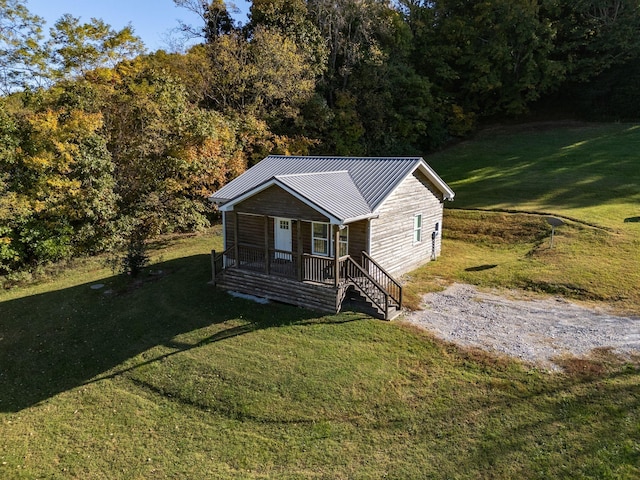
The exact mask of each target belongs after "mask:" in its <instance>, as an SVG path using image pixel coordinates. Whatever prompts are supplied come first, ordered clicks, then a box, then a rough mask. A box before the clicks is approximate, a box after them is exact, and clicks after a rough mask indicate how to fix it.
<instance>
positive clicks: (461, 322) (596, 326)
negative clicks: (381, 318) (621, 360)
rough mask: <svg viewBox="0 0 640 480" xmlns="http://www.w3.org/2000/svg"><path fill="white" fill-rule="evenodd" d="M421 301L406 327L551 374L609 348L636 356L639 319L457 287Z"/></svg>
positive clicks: (556, 301)
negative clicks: (569, 360)
mask: <svg viewBox="0 0 640 480" xmlns="http://www.w3.org/2000/svg"><path fill="white" fill-rule="evenodd" d="M511 293H512V295H509V296H517V295H518V294H517V293H516V292H511ZM423 300H424V305H423V308H424V310H420V311H416V312H412V313H410V314H408V315H406V316H405V319H406V320H407V321H409V322H411V323H414V324H417V325H419V326H421V327H423V328H426V329H427V330H430V331H431V332H433V333H434V334H435V335H436V336H438V337H440V338H442V339H444V340H447V341H450V342H454V343H457V344H460V345H467V346H474V347H479V348H482V349H485V350H488V351H493V352H500V353H505V354H507V355H510V356H513V357H516V358H519V359H521V360H523V361H526V362H530V363H534V364H537V365H540V366H542V367H545V368H549V369H552V370H557V369H558V368H559V367H558V366H557V365H556V364H555V363H554V358H556V357H560V356H566V355H571V356H577V357H583V356H586V355H588V354H589V353H590V352H591V350H593V349H595V348H610V349H612V352H614V353H616V354H619V355H622V356H626V355H638V354H640V318H638V317H621V316H615V315H611V314H609V313H607V312H605V311H604V310H600V309H591V308H585V307H582V306H579V305H576V304H574V303H571V302H568V301H567V300H565V299H563V298H559V297H552V298H548V299H543V300H539V299H536V300H521V299H511V298H507V297H505V296H503V295H498V294H497V293H495V292H494V293H485V292H480V291H478V290H477V289H476V288H475V287H473V286H471V285H464V284H459V283H456V284H453V285H451V286H450V287H449V288H447V289H446V290H444V291H443V292H438V293H429V294H427V295H425V296H424V298H423Z"/></svg>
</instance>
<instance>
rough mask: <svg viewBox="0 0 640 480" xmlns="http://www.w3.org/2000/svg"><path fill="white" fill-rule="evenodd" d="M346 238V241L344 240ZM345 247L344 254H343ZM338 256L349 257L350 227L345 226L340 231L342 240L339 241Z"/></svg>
mask: <svg viewBox="0 0 640 480" xmlns="http://www.w3.org/2000/svg"><path fill="white" fill-rule="evenodd" d="M343 237H344V238H345V239H344V240H343V239H342V238H343ZM343 247H344V253H342V252H343ZM338 254H339V255H338V256H340V257H344V256H346V255H349V225H343V227H342V228H341V229H340V238H339V240H338Z"/></svg>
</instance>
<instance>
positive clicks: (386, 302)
mask: <svg viewBox="0 0 640 480" xmlns="http://www.w3.org/2000/svg"><path fill="white" fill-rule="evenodd" d="M343 272H344V277H345V279H347V280H348V281H350V282H352V283H353V284H354V285H355V286H356V287H357V288H358V290H359V291H360V292H361V293H362V294H363V295H365V296H366V297H367V298H368V299H369V300H370V301H371V303H372V304H373V305H374V306H375V307H377V308H378V309H379V310H381V311H382V312H383V313H384V315H385V318H389V307H391V306H392V304H391V302H390V300H391V298H390V297H391V296H390V295H389V292H387V291H386V290H385V289H384V287H382V285H380V284H379V283H378V282H376V281H375V279H374V278H373V277H372V276H371V275H369V273H368V272H367V271H366V270H364V269H363V268H362V267H361V266H360V265H358V264H357V263H356V262H355V261H354V260H353V259H352V258H351V257H343ZM376 294H377V295H376Z"/></svg>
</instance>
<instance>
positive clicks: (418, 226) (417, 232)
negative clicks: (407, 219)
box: [413, 213, 422, 243]
mask: <svg viewBox="0 0 640 480" xmlns="http://www.w3.org/2000/svg"><path fill="white" fill-rule="evenodd" d="M421 241H422V214H421V213H418V214H417V215H414V216H413V243H420V242H421Z"/></svg>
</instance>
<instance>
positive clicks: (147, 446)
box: [0, 147, 640, 479]
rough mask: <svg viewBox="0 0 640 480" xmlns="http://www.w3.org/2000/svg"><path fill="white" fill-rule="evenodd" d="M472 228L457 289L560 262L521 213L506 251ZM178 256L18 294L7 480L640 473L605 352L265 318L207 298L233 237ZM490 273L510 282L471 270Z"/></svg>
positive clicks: (6, 378) (185, 243)
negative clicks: (512, 353)
mask: <svg viewBox="0 0 640 480" xmlns="http://www.w3.org/2000/svg"><path fill="white" fill-rule="evenodd" d="M465 148H466V147H465ZM443 161H444V157H443ZM438 170H439V171H441V172H442V173H443V174H445V170H446V168H443V167H442V166H439V167H438ZM444 176H445V178H446V179H447V180H448V181H451V183H452V184H453V186H454V188H455V189H456V190H457V192H458V200H457V205H460V204H461V203H462V204H463V205H464V203H463V202H464V195H463V194H462V192H464V188H463V189H460V188H459V185H457V184H456V183H455V182H456V181H455V179H453V181H452V178H453V177H451V178H448V177H447V176H446V175H444ZM467 206H470V205H467ZM475 206H479V207H492V206H494V205H491V204H488V203H487V204H480V205H475ZM596 208H597V207H596ZM454 215H458V216H457V217H456V216H454V217H450V223H452V224H453V223H458V227H456V228H455V229H452V230H453V231H452V232H451V234H452V236H453V237H455V238H449V239H447V241H446V243H445V255H444V256H443V257H442V258H441V259H440V260H438V262H436V263H435V264H434V265H437V266H438V268H439V270H440V269H442V268H443V267H446V265H447V264H446V263H445V258H449V257H462V258H463V259H462V260H460V259H457V260H455V261H451V264H450V266H449V267H446V268H445V270H447V269H450V272H451V275H452V276H455V275H463V276H464V275H467V276H470V277H472V278H471V280H477V277H474V275H483V276H484V277H483V278H485V280H484V282H485V283H491V282H502V281H504V282H507V283H508V282H509V278H510V277H509V274H508V273H507V272H508V270H509V269H506V268H503V265H502V262H506V260H505V258H507V257H508V258H511V259H512V261H513V262H514V265H516V264H517V263H518V262H525V263H526V261H527V255H528V253H527V252H529V251H530V250H531V249H532V248H534V249H535V248H536V245H537V248H538V249H539V250H543V249H544V247H543V246H541V245H540V240H539V239H540V235H542V234H544V232H545V230H544V228H545V227H544V225H543V224H542V225H541V224H540V222H537V221H533V222H532V225H531V226H530V227H529V228H527V229H523V227H522V222H520V221H514V220H513V217H508V218H507V217H505V219H504V220H503V221H502V222H501V224H502V225H503V226H504V225H506V224H508V223H509V222H511V223H513V225H512V227H511V228H508V229H505V228H502V229H501V231H502V232H504V231H508V232H510V234H509V235H510V236H509V235H507V236H506V237H507V238H508V239H510V241H508V242H505V241H500V240H499V239H498V238H499V237H500V238H501V239H502V240H504V238H503V237H505V235H504V233H503V234H501V235H499V234H496V232H495V231H492V230H491V228H488V227H487V223H489V224H491V223H492V222H486V221H481V222H479V221H478V218H477V217H476V216H474V215H475V214H473V215H471V217H469V216H465V215H467V214H466V213H464V212H454ZM625 215H627V214H625ZM572 216H573V215H572ZM527 218H529V217H527ZM625 218H626V217H625ZM636 226H637V225H636V224H630V225H626V224H623V225H622V226H621V227H620V232H606V235H607V237H606V238H607V242H611V241H612V240H611V239H610V238H609V236H613V237H615V238H618V236H620V237H621V238H622V240H621V241H628V238H627V236H629V237H630V236H632V234H633V230H632V229H633V228H635V227H636ZM612 228H613V227H612ZM627 228H629V230H628V231H627V230H626V229H627ZM574 229H575V230H574ZM582 231H583V230H581V229H580V228H579V227H577V226H576V227H571V230H570V231H569V232H568V233H567V232H564V233H562V235H561V236H560V238H559V240H558V242H559V244H562V243H565V242H569V241H570V238H571V237H570V235H569V234H571V235H578V236H579V235H580V234H581V233H580V232H582ZM584 231H586V232H592V230H591V229H588V230H584ZM596 231H597V232H601V230H596ZM454 232H455V233H454ZM469 232H475V233H474V235H473V239H474V241H473V242H470V240H469V238H466V237H465V235H468V234H469ZM523 232H524V233H523ZM541 232H542V233H541ZM590 235H591V233H590ZM593 235H596V234H593ZM597 235H600V233H598V234H597ZM478 236H480V238H478ZM569 243H570V242H569ZM162 247H163V249H162V257H163V258H162V262H163V263H161V264H158V265H156V266H154V269H156V270H157V269H161V270H162V271H163V275H160V276H155V277H146V281H145V282H143V283H142V284H140V285H138V286H137V287H136V288H130V287H127V283H125V282H124V281H123V279H121V278H117V277H113V276H111V275H110V273H109V272H108V271H107V270H105V269H103V268H102V267H101V266H100V265H99V264H98V263H91V262H88V263H86V264H85V265H84V266H83V267H81V268H78V269H75V270H73V271H69V272H67V273H65V274H64V275H63V276H62V277H60V278H58V279H56V280H55V281H53V282H51V283H47V284H43V285H38V286H34V287H29V288H22V289H16V290H13V291H9V292H0V383H1V385H2V388H0V477H1V478H8V479H11V478H83V479H91V478H109V479H113V478H122V479H132V478H140V479H142V478H145V479H146V478H221V477H222V478H225V477H227V478H381V477H387V478H402V479H407V478H514V477H519V478H558V477H560V478H568V477H580V478H637V477H638V476H639V475H640V468H639V467H638V465H640V442H639V441H638V438H640V405H639V404H638V396H639V392H640V374H639V372H638V370H637V367H636V366H633V365H631V364H619V363H617V360H615V359H613V358H611V357H610V356H608V355H607V354H606V352H603V353H601V354H600V355H599V356H597V357H594V358H593V359H591V360H589V361H585V360H577V359H573V360H568V361H567V366H568V367H569V373H566V374H562V375H559V374H548V373H544V372H540V371H537V370H535V369H530V368H528V367H527V366H524V365H521V364H519V363H516V362H512V361H508V360H503V359H495V358H491V357H490V356H487V355H484V354H481V353H479V352H474V351H465V350H459V349H457V348H454V347H453V346H450V345H445V344H442V343H441V342H438V341H435V340H433V339H432V338H430V337H429V336H428V335H427V334H425V333H424V332H419V331H416V330H414V329H412V328H410V327H408V326H404V325H402V324H397V323H385V322H380V321H374V320H370V319H368V318H367V317H365V316H362V315H358V314H350V313H345V314H341V315H337V316H326V317H323V316H318V315H315V314H313V313H310V312H307V311H305V310H301V309H297V308H293V307H287V306H282V305H268V306H264V307H262V306H260V307H257V306H256V305H254V304H252V303H250V302H247V301H244V300H240V299H233V298H231V297H229V296H227V295H226V294H224V293H221V292H216V291H215V290H213V289H212V288H211V287H210V286H208V285H206V281H207V279H208V276H209V262H208V257H207V255H206V254H207V252H208V250H209V249H210V248H216V247H219V236H217V235H215V232H214V233H213V234H212V235H208V236H202V237H193V238H189V239H184V240H180V241H178V242H174V241H169V242H167V244H166V245H163V246H162ZM608 248H609V247H608V246H607V249H608ZM558 250H560V247H558ZM452 253H455V255H452ZM529 256H531V255H529ZM465 262H466V263H465ZM485 263H486V264H487V266H491V265H492V264H496V267H493V268H485V269H475V270H473V269H472V270H469V271H468V270H465V268H467V267H464V265H465V264H468V265H470V266H476V267H478V266H480V267H482V266H483V264H485ZM539 263H540V265H543V266H544V265H545V264H548V263H549V258H546V257H545V258H544V259H541V260H539ZM456 264H459V266H458V267H456V266H455V265H456ZM512 266H513V265H512ZM428 268H431V267H428ZM503 270H504V271H503ZM515 271H517V272H520V275H524V272H526V269H524V268H523V269H518V268H516V269H515ZM428 272H429V270H428V269H426V270H421V271H418V272H416V273H415V274H414V275H415V276H416V278H417V279H418V280H419V279H420V278H421V276H424V277H427V276H429V273H428ZM501 272H502V273H501ZM425 281H426V280H425ZM572 281H573V280H572ZM96 282H101V283H105V284H106V285H107V287H105V289H106V288H113V289H115V290H116V293H115V294H112V295H105V294H104V293H103V290H98V291H95V290H92V289H91V288H90V285H91V284H93V283H96ZM416 283H419V282H416ZM480 283H483V281H481V282H480Z"/></svg>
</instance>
